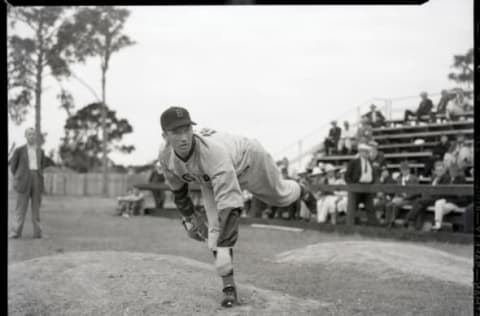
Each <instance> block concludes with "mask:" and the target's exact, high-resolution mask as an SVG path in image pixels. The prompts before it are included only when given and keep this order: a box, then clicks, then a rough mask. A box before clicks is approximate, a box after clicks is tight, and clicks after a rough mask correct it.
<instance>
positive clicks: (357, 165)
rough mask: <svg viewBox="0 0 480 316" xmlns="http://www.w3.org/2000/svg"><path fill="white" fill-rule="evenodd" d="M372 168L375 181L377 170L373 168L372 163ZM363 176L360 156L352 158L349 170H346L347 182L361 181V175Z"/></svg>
mask: <svg viewBox="0 0 480 316" xmlns="http://www.w3.org/2000/svg"><path fill="white" fill-rule="evenodd" d="M370 166H371V168H372V182H370V183H373V182H374V181H375V177H374V176H375V172H374V170H373V165H372V164H371V163H370ZM361 176H362V162H361V161H360V157H358V158H355V159H353V160H351V161H350V162H349V163H348V166H347V171H346V172H345V182H346V183H359V181H360V177H361Z"/></svg>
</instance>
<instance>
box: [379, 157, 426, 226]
mask: <svg viewBox="0 0 480 316" xmlns="http://www.w3.org/2000/svg"><path fill="white" fill-rule="evenodd" d="M395 183H396V184H398V185H401V186H409V185H415V184H418V178H417V177H416V176H415V175H413V174H412V173H411V172H410V166H409V165H408V162H406V161H403V162H401V163H400V175H399V176H398V178H397V179H396V181H395ZM417 197H419V195H418V194H408V193H396V194H394V195H393V196H392V197H391V200H390V201H388V202H387V203H386V204H385V224H386V225H387V227H389V228H391V227H392V226H393V224H394V221H395V219H396V217H397V214H398V211H399V210H400V209H401V208H402V207H404V206H406V205H411V204H412V201H413V200H414V199H415V198H417Z"/></svg>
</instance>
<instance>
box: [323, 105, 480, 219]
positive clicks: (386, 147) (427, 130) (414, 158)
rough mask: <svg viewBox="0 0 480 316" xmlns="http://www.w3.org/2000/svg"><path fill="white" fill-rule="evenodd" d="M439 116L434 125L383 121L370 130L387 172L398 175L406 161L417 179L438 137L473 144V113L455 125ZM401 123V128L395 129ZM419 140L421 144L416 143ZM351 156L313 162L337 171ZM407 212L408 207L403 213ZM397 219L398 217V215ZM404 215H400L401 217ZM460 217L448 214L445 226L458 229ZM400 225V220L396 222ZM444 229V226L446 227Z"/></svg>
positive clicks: (428, 179) (338, 156) (424, 180)
mask: <svg viewBox="0 0 480 316" xmlns="http://www.w3.org/2000/svg"><path fill="white" fill-rule="evenodd" d="M443 118H444V117H443V116H437V122H432V123H422V122H421V123H419V124H416V123H414V122H412V124H411V125H408V124H403V120H390V121H387V122H386V123H387V124H386V126H385V127H380V128H375V129H373V139H374V140H375V141H376V142H377V143H378V149H379V150H380V151H382V152H383V153H384V157H385V160H386V164H387V168H388V169H389V170H390V172H391V173H393V172H399V166H400V162H401V161H408V163H409V166H410V168H411V170H412V172H413V173H414V174H416V175H417V176H420V175H422V174H423V171H424V170H423V169H424V168H425V164H426V163H427V161H428V159H429V158H430V157H431V155H432V152H431V150H432V148H433V147H434V146H435V145H436V144H437V143H438V142H439V141H440V137H441V136H442V135H448V136H449V138H450V139H451V140H454V139H455V138H456V136H457V135H459V134H463V135H464V136H465V141H466V143H467V144H471V143H472V142H473V135H474V134H473V125H474V122H473V113H467V114H466V115H465V117H464V118H462V119H461V120H459V121H451V122H438V121H439V120H440V119H443ZM399 123H402V125H398V124H399ZM419 139H422V140H423V141H422V142H418V140H419ZM353 157H354V156H353V155H333V156H322V155H321V154H317V156H316V162H317V164H318V163H319V162H322V163H330V164H333V165H334V166H336V167H338V168H340V167H342V166H344V164H345V163H346V162H348V161H350V160H351V159H352V158H353ZM419 180H420V183H423V184H427V183H430V182H431V178H425V177H419ZM466 180H467V182H468V183H469V184H471V185H472V186H473V178H472V177H467V179H466ZM427 210H428V213H429V214H428V215H427V219H429V220H432V219H433V206H430V207H428V209H427ZM404 211H408V206H407V207H406V208H405V209H404ZM399 215H400V214H399ZM403 215H404V214H403ZM461 215H462V214H461V213H460V214H459V213H455V212H454V213H450V214H448V215H446V216H445V218H444V220H445V223H448V222H450V224H453V225H459V223H460V221H461ZM400 221H401V220H400ZM447 225H448V224H447Z"/></svg>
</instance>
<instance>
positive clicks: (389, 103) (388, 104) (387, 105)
mask: <svg viewBox="0 0 480 316" xmlns="http://www.w3.org/2000/svg"><path fill="white" fill-rule="evenodd" d="M385 108H386V109H387V113H388V119H389V120H391V119H392V112H393V108H392V100H391V99H386V100H385Z"/></svg>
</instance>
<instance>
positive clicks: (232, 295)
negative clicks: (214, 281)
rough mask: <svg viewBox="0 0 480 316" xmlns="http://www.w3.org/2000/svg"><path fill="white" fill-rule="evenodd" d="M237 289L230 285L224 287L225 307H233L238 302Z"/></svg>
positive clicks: (223, 301) (223, 302)
mask: <svg viewBox="0 0 480 316" xmlns="http://www.w3.org/2000/svg"><path fill="white" fill-rule="evenodd" d="M237 303H238V301H237V290H236V289H235V287H234V286H228V287H226V288H224V289H223V300H222V306H223V307H232V306H233V305H235V304H237Z"/></svg>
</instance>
